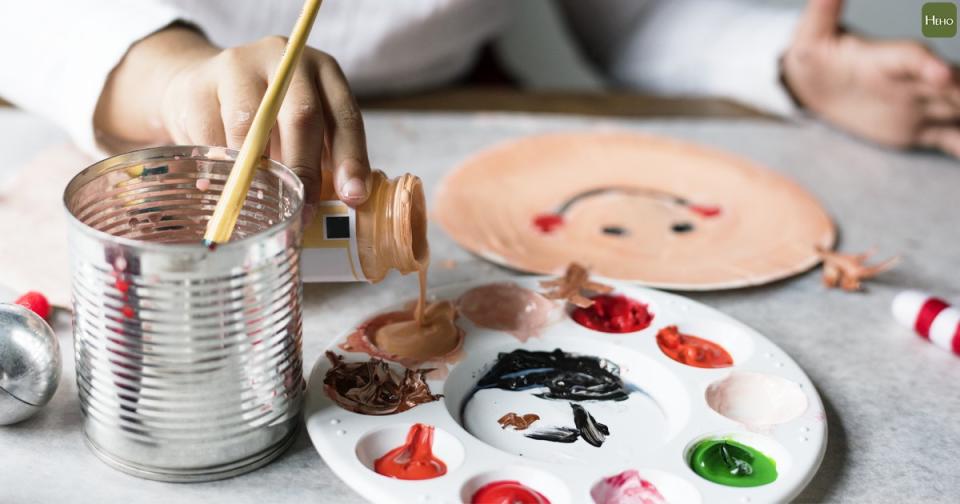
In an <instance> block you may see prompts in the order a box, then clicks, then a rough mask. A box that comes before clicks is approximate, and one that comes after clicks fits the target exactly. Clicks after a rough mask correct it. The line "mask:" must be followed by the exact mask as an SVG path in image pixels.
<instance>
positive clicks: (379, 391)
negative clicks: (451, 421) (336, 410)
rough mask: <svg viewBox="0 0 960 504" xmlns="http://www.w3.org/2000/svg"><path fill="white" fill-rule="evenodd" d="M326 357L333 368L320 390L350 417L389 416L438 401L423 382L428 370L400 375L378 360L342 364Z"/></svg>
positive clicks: (329, 354)
mask: <svg viewBox="0 0 960 504" xmlns="http://www.w3.org/2000/svg"><path fill="white" fill-rule="evenodd" d="M326 355H327V359H329V360H330V363H331V364H333V367H332V368H330V370H328V371H327V374H326V375H325V376H324V377H323V388H324V390H325V391H326V393H327V396H328V397H330V399H332V400H333V401H334V402H336V403H337V404H338V405H340V407H342V408H344V409H346V410H349V411H353V412H354V413H360V414H362V415H392V414H394V413H400V412H401V411H406V410H408V409H411V408H414V407H416V406H417V405H419V404H424V403H428V402H433V401H436V400H438V399H440V397H442V396H441V395H439V394H432V393H431V392H430V386H429V385H427V382H426V381H425V379H424V376H425V375H426V374H427V373H428V372H429V371H430V370H429V369H405V370H404V372H403V374H402V375H401V374H400V373H397V372H395V371H394V370H392V369H390V365H389V364H387V363H386V362H384V361H382V360H380V359H370V360H368V361H365V362H351V363H345V362H343V357H342V356H339V355H337V354H335V353H333V352H327V354H326Z"/></svg>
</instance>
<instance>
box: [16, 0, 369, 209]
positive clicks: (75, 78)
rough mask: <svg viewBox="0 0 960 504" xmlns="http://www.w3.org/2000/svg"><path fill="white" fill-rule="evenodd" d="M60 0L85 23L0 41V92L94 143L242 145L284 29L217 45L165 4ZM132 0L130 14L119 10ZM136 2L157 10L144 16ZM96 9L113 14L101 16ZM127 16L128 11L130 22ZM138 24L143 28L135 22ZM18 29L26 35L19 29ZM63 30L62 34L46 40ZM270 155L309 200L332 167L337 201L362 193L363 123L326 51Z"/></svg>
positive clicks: (296, 87) (32, 19)
mask: <svg viewBox="0 0 960 504" xmlns="http://www.w3.org/2000/svg"><path fill="white" fill-rule="evenodd" d="M55 3H57V4H60V3H63V4H64V8H65V9H67V10H68V11H69V10H70V9H73V7H72V5H73V4H74V3H76V4H83V6H84V8H83V9H77V10H76V11H75V12H73V14H74V16H73V17H74V22H77V23H83V22H84V21H86V23H85V24H86V27H85V28H84V29H78V28H69V26H68V25H70V23H68V22H66V21H64V22H62V23H59V24H58V25H57V26H53V27H51V28H50V29H47V28H44V29H43V30H42V32H43V33H40V34H37V33H33V34H32V35H31V36H30V38H27V40H26V41H24V40H18V39H17V37H15V36H13V38H11V39H9V40H7V39H0V43H3V44H5V49H4V54H3V57H4V64H3V65H0V68H2V69H3V72H4V74H0V82H3V84H0V94H4V93H6V94H7V95H9V96H8V98H9V99H10V100H11V101H13V102H14V103H16V104H18V105H21V106H23V107H24V108H27V109H30V110H33V111H37V112H39V113H41V114H44V115H46V116H47V117H50V118H51V119H53V120H55V121H57V122H58V123H60V124H61V125H63V126H64V127H66V128H67V129H68V130H69V131H70V133H71V134H72V135H73V137H74V139H75V140H77V142H78V143H80V144H81V146H83V147H85V148H86V149H87V150H89V151H95V149H96V147H97V146H102V145H108V146H112V147H117V146H122V147H123V148H130V147H133V146H139V145H145V144H164V143H178V144H199V145H222V146H227V147H230V148H234V149H239V148H240V145H241V144H242V142H243V138H244V137H245V136H246V133H247V130H249V128H250V126H251V123H252V119H253V116H254V114H255V113H256V110H257V107H258V105H259V103H260V100H261V99H262V97H263V94H264V92H265V91H266V88H267V82H268V79H271V78H272V77H273V73H274V71H275V69H276V66H277V64H278V63H279V61H280V58H281V56H282V54H283V51H284V48H285V45H286V41H285V39H284V38H283V37H276V36H274V37H266V38H262V39H260V40H258V41H256V42H253V43H251V44H247V45H243V46H238V47H231V48H226V49H222V48H220V47H216V46H215V45H213V44H211V43H210V42H209V41H208V40H207V38H206V37H205V36H204V35H203V34H202V33H201V32H200V31H198V30H195V29H193V28H189V27H186V26H181V25H179V24H176V23H172V21H174V20H177V19H182V18H184V17H187V16H188V14H189V13H178V12H167V11H165V10H164V8H162V7H159V6H157V5H154V4H153V3H152V2H149V1H143V2H128V1H126V0H123V1H121V0H113V1H110V0H96V1H92V0H91V1H84V2H67V1H65V0H64V1H62V2H55ZM68 5H69V6H68ZM128 5H129V6H131V7H130V9H136V12H135V13H134V12H126V11H128V10H130V9H127V8H126V6H128ZM133 6H135V7H133ZM57 7H59V5H57V6H53V7H48V9H52V10H53V11H56V8H57ZM142 7H143V8H146V9H147V10H149V9H150V8H156V9H157V10H156V11H155V12H152V13H146V14H144V13H143V12H141V10H142ZM34 9H35V7H30V8H25V9H23V10H22V11H21V14H22V15H23V16H26V17H28V18H29V19H22V20H21V22H23V23H24V24H28V25H32V26H34V27H36V26H42V21H43V20H45V19H47V17H45V16H43V15H41V13H40V12H39V10H34ZM91 9H92V10H91ZM96 9H102V10H103V12H102V13H101V12H97V11H96ZM101 14H102V15H103V16H105V17H106V18H108V21H109V22H105V23H103V22H101V18H100V17H99V16H100V15H101ZM123 16H129V17H130V18H131V21H128V22H127V24H126V25H124V21H123V19H122V17H123ZM139 16H144V17H148V18H150V19H151V23H153V24H150V23H146V22H144V21H142V20H141V18H140V17H139ZM65 17H70V12H67V13H62V12H58V13H56V18H57V19H62V18H65ZM187 20H188V21H189V18H187ZM114 23H116V24H118V25H121V26H125V27H124V28H123V29H120V31H123V32H125V35H124V36H122V37H121V36H113V35H110V36H104V37H102V38H100V39H97V40H95V41H92V42H89V43H88V42H85V41H84V40H83V37H84V36H86V37H89V38H96V37H97V36H99V32H100V31H101V30H109V29H113V28H114V27H113V26H112V24H114ZM138 23H139V25H141V26H140V28H138V29H133V28H131V27H130V26H131V25H138ZM6 24H11V25H12V24H15V23H7V22H5V23H4V24H3V25H0V31H2V29H3V28H4V25H6ZM60 24H62V25H63V26H60ZM291 25H292V21H291ZM61 28H62V29H63V30H64V31H63V32H60V31H58V29H61ZM118 29H119V28H118ZM89 30H93V31H92V32H90V33H86V34H85V32H87V31H89ZM21 34H22V35H24V36H26V33H25V32H24V30H21ZM58 35H59V36H61V37H63V39H62V40H56V39H48V38H50V37H56V36H58ZM3 36H4V37H7V36H9V35H8V34H4V35H3ZM14 42H16V44H19V46H20V47H24V46H29V45H30V42H36V43H38V44H43V45H41V51H39V52H38V53H35V54H33V55H32V56H29V57H25V56H22V55H17V56H11V57H10V58H9V59H6V53H8V52H9V53H14V52H15V51H13V50H12V49H9V48H7V47H6V44H10V43H14ZM41 58H46V59H44V60H43V61H40V59H41ZM7 61H10V62H12V63H14V64H13V65H10V64H7ZM20 65H22V66H24V67H26V68H27V70H28V72H29V73H28V74H27V76H25V77H24V78H20V77H19V73H18V69H17V67H18V66H20ZM11 68H13V69H15V70H11ZM11 81H12V82H11ZM73 86H76V88H75V87H73ZM267 154H268V155H269V156H270V157H271V158H273V159H277V160H280V161H281V162H283V163H284V164H286V165H287V166H289V167H290V168H291V169H293V170H294V172H296V173H297V175H299V176H300V177H301V178H303V179H304V185H305V188H306V192H307V199H308V201H311V200H315V199H316V198H317V197H318V196H319V192H320V185H321V184H320V178H321V176H322V175H321V173H322V168H328V169H329V170H330V171H331V172H332V173H333V178H334V180H333V184H332V186H333V188H334V190H335V191H336V194H337V196H338V197H339V198H340V199H341V200H343V201H344V202H345V203H347V204H348V205H352V206H356V205H359V204H361V203H363V202H364V201H366V199H367V196H368V193H369V188H368V185H369V183H370V180H369V174H370V163H369V160H368V157H367V148H366V137H365V134H364V129H363V119H362V117H361V114H360V108H359V106H358V105H357V102H356V100H355V99H354V96H353V94H352V92H351V90H350V87H349V85H348V83H347V80H346V77H344V75H343V72H342V71H341V70H340V67H339V65H338V64H337V62H336V60H334V59H333V58H332V57H331V56H329V55H328V54H326V53H323V52H321V51H318V50H316V49H313V48H310V47H307V48H306V49H305V50H304V52H303V55H302V57H301V58H300V61H299V62H298V63H297V69H296V70H295V72H294V75H293V78H292V80H291V83H290V87H289V89H288V91H287V94H286V97H285V99H284V101H283V105H282V106H281V108H280V113H279V116H278V118H277V125H276V126H275V127H274V129H273V137H272V139H271V141H270V147H269V152H268V153H267Z"/></svg>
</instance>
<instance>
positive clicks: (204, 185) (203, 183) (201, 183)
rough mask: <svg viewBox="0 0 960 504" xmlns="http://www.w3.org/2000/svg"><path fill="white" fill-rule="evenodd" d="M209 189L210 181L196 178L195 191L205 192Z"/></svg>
mask: <svg viewBox="0 0 960 504" xmlns="http://www.w3.org/2000/svg"><path fill="white" fill-rule="evenodd" d="M207 189H210V179H208V178H198V179H197V190H198V191H206V190H207Z"/></svg>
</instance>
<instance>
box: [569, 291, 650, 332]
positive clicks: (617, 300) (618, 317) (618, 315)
mask: <svg viewBox="0 0 960 504" xmlns="http://www.w3.org/2000/svg"><path fill="white" fill-rule="evenodd" d="M591 299H592V300H593V304H592V305H590V306H588V307H586V308H577V309H576V310H574V311H573V315H572V317H573V320H575V321H576V322H577V323H578V324H580V325H582V326H584V327H587V328H590V329H593V330H594V331H601V332H606V333H628V332H634V331H640V330H642V329H646V328H647V326H649V325H650V322H652V321H653V314H652V313H650V310H648V309H647V305H645V304H643V303H641V302H640V301H637V300H635V299H630V298H628V297H627V296H623V295H618V294H601V295H599V296H596V297H594V298H591Z"/></svg>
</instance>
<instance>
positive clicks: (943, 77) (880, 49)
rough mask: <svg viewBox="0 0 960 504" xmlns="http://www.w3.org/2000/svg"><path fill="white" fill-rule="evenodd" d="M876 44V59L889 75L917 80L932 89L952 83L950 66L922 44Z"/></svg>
mask: <svg viewBox="0 0 960 504" xmlns="http://www.w3.org/2000/svg"><path fill="white" fill-rule="evenodd" d="M875 44H876V49H877V52H876V53H875V57H876V58H877V60H878V62H879V63H880V65H881V68H883V69H885V70H886V71H887V73H888V74H890V75H892V76H894V77H901V78H910V79H916V80H917V81H920V82H922V83H924V84H926V85H928V86H932V87H942V86H945V85H947V84H949V83H950V81H951V74H952V72H951V69H950V66H949V65H948V64H947V63H945V62H944V61H943V60H941V59H940V58H939V57H938V56H937V55H936V54H934V53H933V51H931V50H930V48H928V47H927V46H925V45H923V44H922V43H920V42H917V41H913V40H907V41H889V42H875Z"/></svg>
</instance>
